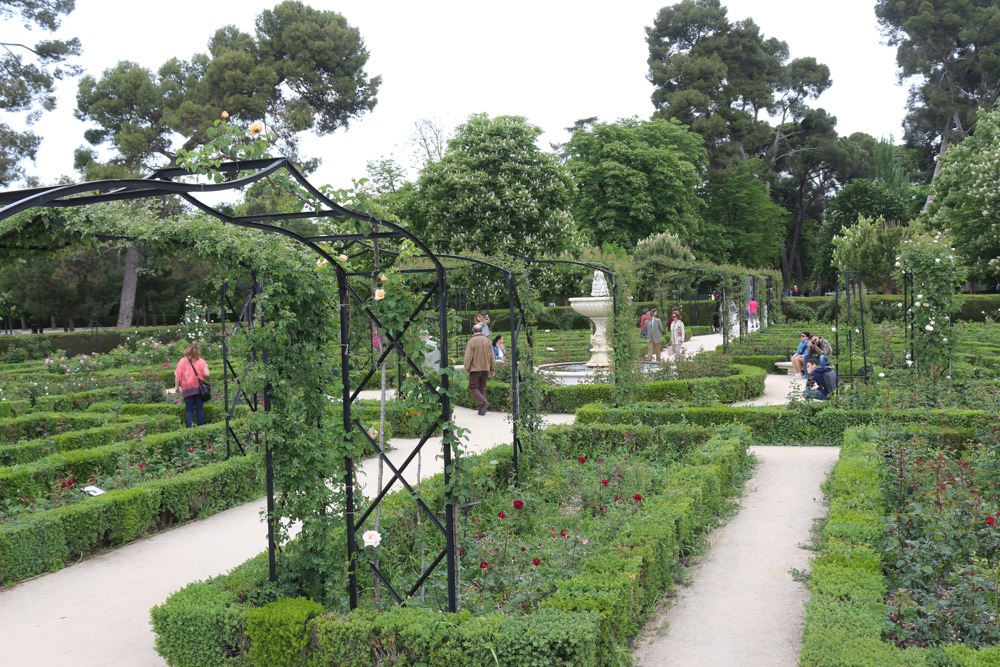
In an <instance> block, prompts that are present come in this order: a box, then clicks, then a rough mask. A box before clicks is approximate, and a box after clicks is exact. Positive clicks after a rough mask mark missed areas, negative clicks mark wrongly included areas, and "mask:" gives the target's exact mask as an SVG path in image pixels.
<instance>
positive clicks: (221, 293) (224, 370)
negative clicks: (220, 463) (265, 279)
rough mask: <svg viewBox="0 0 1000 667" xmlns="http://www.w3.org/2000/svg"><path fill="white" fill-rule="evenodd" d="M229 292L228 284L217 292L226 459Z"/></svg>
mask: <svg viewBox="0 0 1000 667" xmlns="http://www.w3.org/2000/svg"><path fill="white" fill-rule="evenodd" d="M228 290H229V283H228V282H225V283H222V289H220V290H219V311H220V312H221V313H222V316H221V317H220V318H219V319H220V320H221V322H222V394H223V397H222V401H223V404H222V406H223V408H224V410H225V412H226V458H227V459H228V458H229V456H230V445H229V343H228V342H227V338H229V337H228V336H227V335H226V292H227V291H228Z"/></svg>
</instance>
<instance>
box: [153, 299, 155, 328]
mask: <svg viewBox="0 0 1000 667" xmlns="http://www.w3.org/2000/svg"><path fill="white" fill-rule="evenodd" d="M153 326H154V327H155V326H156V304H155V303H154V304H153Z"/></svg>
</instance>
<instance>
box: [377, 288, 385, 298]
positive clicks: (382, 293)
mask: <svg viewBox="0 0 1000 667" xmlns="http://www.w3.org/2000/svg"><path fill="white" fill-rule="evenodd" d="M384 298H385V290H384V289H377V290H375V300H376V301H381V300H382V299H384Z"/></svg>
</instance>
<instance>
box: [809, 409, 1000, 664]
mask: <svg viewBox="0 0 1000 667" xmlns="http://www.w3.org/2000/svg"><path fill="white" fill-rule="evenodd" d="M881 469H882V462H881V456H880V454H879V451H878V447H877V446H876V445H875V443H873V442H871V440H870V438H868V437H867V434H866V432H865V430H864V429H863V428H853V429H848V430H847V432H845V434H844V438H843V444H842V447H841V450H840V460H839V461H838V463H837V465H836V466H835V467H834V469H833V471H832V472H831V473H830V477H829V478H828V479H827V481H826V483H825V484H824V491H825V492H826V494H827V496H828V498H829V501H830V513H829V517H828V519H827V522H826V524H825V526H824V528H823V533H822V540H821V544H820V546H819V550H818V553H817V556H816V559H815V560H814V561H813V564H812V577H811V580H810V584H809V589H810V601H809V604H808V605H807V607H806V621H805V626H804V628H803V632H802V652H801V653H800V654H799V664H800V665H808V666H811V667H840V666H842V665H878V666H879V667H881V666H883V665H885V666H887V667H892V666H899V667H903V666H908V667H915V666H920V665H922V666H925V667H933V666H935V665H956V666H958V665H968V666H970V667H971V666H973V665H975V666H985V665H997V664H1000V647H989V648H981V649H977V650H974V649H971V648H969V647H968V646H962V645H960V644H957V645H950V646H943V647H936V648H917V647H911V648H907V649H905V650H901V649H899V648H897V647H896V646H894V645H892V644H889V643H887V642H884V641H883V640H882V633H883V631H884V629H885V604H884V602H883V599H884V597H885V594H886V590H887V583H886V580H885V577H884V576H883V574H882V548H881V544H882V521H883V517H884V515H885V512H886V507H885V499H884V496H883V493H882V487H881V484H880V476H881V474H882V470H881Z"/></svg>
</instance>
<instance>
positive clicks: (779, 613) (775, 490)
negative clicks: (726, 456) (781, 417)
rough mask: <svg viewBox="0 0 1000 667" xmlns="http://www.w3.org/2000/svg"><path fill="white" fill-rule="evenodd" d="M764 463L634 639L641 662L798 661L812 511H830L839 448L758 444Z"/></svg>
mask: <svg viewBox="0 0 1000 667" xmlns="http://www.w3.org/2000/svg"><path fill="white" fill-rule="evenodd" d="M752 450H753V452H754V453H755V454H756V455H757V460H758V465H757V468H756V471H755V473H754V476H753V478H752V479H751V480H750V481H749V482H748V483H747V486H746V490H745V492H744V495H743V498H742V502H741V505H742V508H741V510H740V512H739V514H737V515H736V517H734V518H733V519H732V520H731V521H730V522H729V523H728V524H726V525H725V526H724V527H722V528H720V529H718V530H716V531H714V532H712V533H711V534H710V536H709V542H710V544H711V549H710V550H709V551H708V553H707V554H706V555H705V557H704V558H703V560H701V562H699V563H698V564H697V565H696V566H695V567H694V568H692V571H691V575H692V584H691V585H690V586H688V587H682V588H679V589H678V592H677V596H676V598H675V600H674V604H673V606H672V607H671V608H669V609H668V610H667V611H666V612H665V613H661V614H660V615H659V616H658V617H657V618H654V619H653V620H652V621H651V622H650V623H648V624H647V627H646V631H645V633H644V635H643V636H642V637H640V639H639V640H638V641H637V648H636V651H635V654H634V655H635V658H636V662H637V663H638V664H639V665H642V666H643V667H663V666H666V665H678V666H682V665H683V666H685V667H688V666H694V665H699V666H700V665H719V666H720V667H721V666H726V667H733V666H735V665H740V666H743V665H747V666H751V665H752V666H757V665H760V666H767V667H776V666H780V665H795V664H796V663H797V662H798V655H799V649H800V642H801V635H802V620H803V618H804V616H805V609H804V605H805V603H806V602H807V601H808V591H807V589H806V586H805V584H802V583H799V582H796V581H795V580H794V579H793V578H792V573H791V570H792V568H797V569H801V570H805V569H807V568H808V565H809V555H810V552H808V551H807V550H805V549H803V548H802V545H804V544H807V543H808V542H809V538H810V535H809V531H810V528H811V527H812V523H813V520H814V519H817V518H819V517H822V516H824V515H825V513H826V508H825V506H824V504H823V495H822V492H821V491H820V484H822V483H823V480H825V479H826V476H827V475H828V474H829V472H830V470H831V469H832V468H833V465H834V463H836V461H837V456H838V454H839V450H838V449H837V448H835V447H753V448H752Z"/></svg>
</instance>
